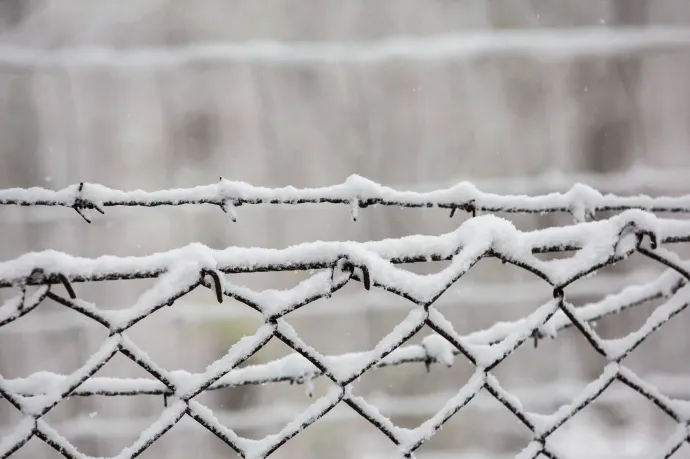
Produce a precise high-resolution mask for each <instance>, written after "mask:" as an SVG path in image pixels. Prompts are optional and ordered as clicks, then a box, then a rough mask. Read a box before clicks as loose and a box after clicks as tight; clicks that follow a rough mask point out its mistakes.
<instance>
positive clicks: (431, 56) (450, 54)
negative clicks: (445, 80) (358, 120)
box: [0, 26, 690, 69]
mask: <svg viewBox="0 0 690 459" xmlns="http://www.w3.org/2000/svg"><path fill="white" fill-rule="evenodd" d="M689 46H690V29H688V28H683V27H675V28H674V27H668V26H666V27H645V28H632V27H631V28H615V29H612V28H608V27H583V28H573V29H565V30H564V29H545V28H544V29H533V30H501V29H491V30H486V31H468V32H456V33H452V34H444V35H426V36H397V37H393V38H388V39H383V40H379V41H376V42H370V43H365V42H359V43H357V42H312V43H308V42H307V43H305V42H280V41H267V40H264V41H250V42H243V43H234V42H221V43H202V44H193V45H187V46H177V47H174V48H169V47H168V48H142V47H137V48H120V49H116V48H107V47H98V46H89V47H74V48H66V49H65V48H62V49H60V48H58V49H50V50H48V49H35V48H25V47H18V46H9V45H5V46H0V66H3V67H13V68H29V69H51V68H56V67H57V68H64V67H84V66H89V67H91V66H105V67H117V68H133V69H136V68H150V67H170V66H179V65H183V64H190V63H197V62H204V63H206V62H218V63H232V62H261V63H270V64H283V65H285V64H299V63H347V62H351V63H376V62H385V61H390V60H423V61H437V60H449V59H469V58H473V57H482V56H488V55H496V54H507V55H511V56H516V55H518V56H524V57H528V58H535V59H539V60H549V61H555V60H562V59H571V58H574V57H582V56H604V55H620V54H628V53H631V52H654V51H658V52H664V51H666V52H667V51H674V50H685V49H687V48H688V47H689Z"/></svg>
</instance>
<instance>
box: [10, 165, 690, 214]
mask: <svg viewBox="0 0 690 459" xmlns="http://www.w3.org/2000/svg"><path fill="white" fill-rule="evenodd" d="M87 185H88V186H87ZM325 203H328V204H345V205H347V206H348V207H349V208H350V211H351V216H352V219H353V220H357V218H358V210H359V209H362V208H366V207H369V206H377V205H383V206H396V207H411V208H415V207H416V208H420V207H427V208H441V209H446V210H450V216H451V217H453V216H454V215H455V213H456V211H458V210H462V211H466V212H469V213H471V214H472V215H476V213H477V212H490V213H497V212H507V213H532V214H541V213H550V212H569V213H571V214H573V216H574V217H575V218H576V219H577V220H578V221H584V220H585V219H586V218H592V217H594V216H595V215H596V213H597V212H611V211H615V212H620V211H624V210H630V209H644V210H647V211H650V212H654V213H666V212H668V213H687V212H690V195H684V196H680V197H659V198H652V197H649V196H643V195H641V196H626V197H623V196H617V195H612V194H607V195H602V194H601V193H599V192H598V191H596V190H595V189H593V188H591V187H589V186H586V185H582V184H576V185H574V186H573V187H572V188H571V189H570V190H569V191H567V192H565V193H549V194H546V195H541V196H525V195H499V194H493V193H485V192H482V191H480V190H478V189H477V188H476V187H475V186H474V185H472V184H471V183H469V182H461V183H458V184H456V185H454V186H452V187H450V188H447V189H443V190H436V191H429V192H410V191H399V190H395V189H393V188H389V187H386V186H382V185H380V184H378V183H376V182H373V181H371V180H368V179H366V178H364V177H361V176H358V175H352V176H350V177H348V178H347V179H346V180H345V182H344V183H342V184H340V185H333V186H328V187H320V188H302V189H297V188H294V187H284V188H265V187H257V186H253V185H249V184H247V183H244V182H237V181H229V180H225V179H223V178H222V177H221V180H220V182H218V183H217V184H215V185H206V186H197V187H194V188H181V189H172V190H159V191H152V192H146V191H142V190H136V191H122V190H116V189H112V188H108V187H105V186H103V185H98V184H85V183H83V182H82V183H80V184H78V185H72V186H69V187H66V188H63V189H61V190H57V191H54V190H48V189H45V188H38V187H35V188H29V189H23V188H11V189H5V190H0V205H4V206H58V207H68V208H72V209H74V210H75V211H76V212H77V214H79V215H80V216H81V217H82V218H83V219H84V220H86V221H87V222H89V223H90V222H91V220H90V219H89V218H88V217H87V216H86V215H85V211H86V210H95V211H97V212H98V213H100V214H104V213H105V210H104V208H105V207H115V206H128V207H158V206H182V205H202V204H210V205H214V206H217V207H218V208H219V209H221V210H222V211H223V212H225V213H226V214H227V215H228V216H229V217H230V219H231V220H232V221H236V220H237V218H238V216H237V213H238V212H237V208H238V207H240V206H245V205H257V204H283V205H296V204H325Z"/></svg>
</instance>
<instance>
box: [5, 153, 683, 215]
mask: <svg viewBox="0 0 690 459" xmlns="http://www.w3.org/2000/svg"><path fill="white" fill-rule="evenodd" d="M688 175H690V169H683V168H674V169H660V168H655V167H651V166H649V165H642V164H635V165H633V166H632V167H630V168H629V169H627V170H625V171H623V172H615V173H612V172H607V173H569V174H564V173H563V172H560V171H547V172H544V173H542V174H539V175H535V176H524V177H520V176H518V177H514V176H511V177H501V178H499V179H483V180H473V182H472V183H473V186H474V187H475V188H477V189H480V190H490V191H491V192H492V193H512V194H519V195H530V196H532V195H548V194H550V193H554V192H563V191H564V190H567V189H572V188H573V187H576V186H580V185H581V184H582V185H586V186H588V187H591V188H593V189H596V190H605V191H606V192H607V193H614V194H622V195H625V194H631V193H632V192H633V190H640V189H644V190H656V191H657V192H661V193H662V194H668V193H672V192H680V193H687V192H688V182H687V177H688ZM462 182H463V181H462V180H461V179H456V180H446V181H440V182H422V183H416V184H409V183H408V184H403V185H395V186H391V187H390V188H393V189H403V190H406V191H414V192H428V191H434V190H438V189H444V188H451V187H453V185H456V184H458V183H462ZM281 208H283V209H294V207H292V206H283V207H281ZM183 209H185V210H186V211H194V210H197V211H199V210H203V208H201V207H196V206H185V207H183ZM250 209H251V207H250ZM6 210H7V211H9V210H10V209H9V208H7V209H6ZM17 210H20V209H17ZM31 210H33V211H34V212H30V211H31ZM124 210H128V209H127V208H125V209H122V211H120V212H116V213H109V214H107V215H105V216H100V217H99V220H103V219H108V220H110V219H114V218H118V219H121V218H124V217H127V216H131V215H132V214H131V213H129V212H124ZM652 210H653V209H652ZM7 211H6V212H3V214H4V215H2V218H1V219H0V221H1V222H3V223H40V222H53V221H61V220H65V219H69V218H72V215H70V214H64V213H46V209H45V208H44V207H43V208H34V209H32V208H30V207H29V208H28V209H27V208H26V206H24V208H23V209H21V213H10V212H7ZM141 216H142V214H137V217H141ZM81 218H83V216H82V217H81Z"/></svg>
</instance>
